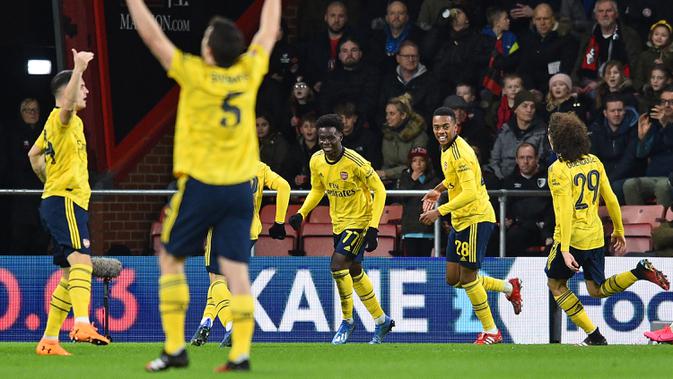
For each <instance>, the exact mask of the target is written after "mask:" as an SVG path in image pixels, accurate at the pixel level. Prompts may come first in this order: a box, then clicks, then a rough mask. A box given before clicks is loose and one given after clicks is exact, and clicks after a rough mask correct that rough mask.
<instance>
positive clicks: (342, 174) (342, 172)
mask: <svg viewBox="0 0 673 379" xmlns="http://www.w3.org/2000/svg"><path fill="white" fill-rule="evenodd" d="M339 175H341V180H348V173H347V172H346V171H341V172H340V173H339Z"/></svg>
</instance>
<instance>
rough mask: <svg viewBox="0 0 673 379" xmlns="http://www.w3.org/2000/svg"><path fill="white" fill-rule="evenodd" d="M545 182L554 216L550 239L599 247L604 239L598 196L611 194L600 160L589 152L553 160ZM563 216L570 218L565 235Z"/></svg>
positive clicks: (572, 244)
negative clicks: (551, 201) (575, 158)
mask: <svg viewBox="0 0 673 379" xmlns="http://www.w3.org/2000/svg"><path fill="white" fill-rule="evenodd" d="M548 183H549V189H550V190H551V194H552V199H553V201H554V213H555V216H556V226H555V228H554V240H556V241H558V242H560V243H561V248H562V249H565V248H567V246H564V245H565V244H566V243H568V244H569V245H570V246H572V247H574V248H576V249H580V250H591V249H597V248H600V247H602V246H603V245H604V244H605V241H604V239H603V223H602V222H601V219H600V217H599V215H598V207H599V202H600V198H599V196H603V197H605V196H614V193H613V192H612V188H611V187H610V183H609V180H608V177H607V174H606V173H605V169H604V168H603V163H601V161H600V160H599V159H598V158H597V157H596V156H594V155H592V154H588V155H584V156H582V157H581V158H580V159H579V160H576V161H574V162H568V161H563V160H557V161H556V162H554V163H553V164H552V165H551V166H550V167H549V176H548ZM564 219H566V220H567V219H570V220H571V221H570V225H571V231H570V235H569V236H567V235H565V232H562V228H561V225H562V223H563V220H564ZM622 234H623V233H622Z"/></svg>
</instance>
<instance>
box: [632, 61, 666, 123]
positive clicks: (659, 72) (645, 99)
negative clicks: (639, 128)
mask: <svg viewBox="0 0 673 379" xmlns="http://www.w3.org/2000/svg"><path fill="white" fill-rule="evenodd" d="M671 79H672V78H671V71H670V70H669V69H668V68H667V67H666V66H664V65H663V64H655V65H654V66H652V69H651V70H650V73H649V80H648V82H647V84H645V85H644V86H643V91H642V95H641V96H640V97H639V98H638V102H639V106H638V110H639V111H640V113H646V112H649V110H650V109H652V108H653V107H654V106H655V105H658V104H659V96H661V90H662V89H664V87H666V86H668V85H669V84H671V81H672V80H671Z"/></svg>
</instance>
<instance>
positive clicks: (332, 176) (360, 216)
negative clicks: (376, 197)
mask: <svg viewBox="0 0 673 379" xmlns="http://www.w3.org/2000/svg"><path fill="white" fill-rule="evenodd" d="M309 164H310V166H311V186H312V188H313V189H317V190H320V191H324V193H326V194H327V197H328V198H329V204H330V207H329V209H330V211H329V213H330V217H331V218H332V229H333V232H334V233H335V234H340V233H341V232H343V231H344V230H346V229H364V228H366V227H368V226H369V224H370V221H371V219H372V201H373V200H372V194H371V193H370V188H371V187H372V186H371V185H370V184H369V183H370V181H372V180H379V181H380V179H379V177H378V176H377V175H376V172H375V171H374V169H372V166H371V164H370V163H369V162H368V161H367V160H366V159H364V158H363V157H362V156H361V155H360V154H358V153H356V152H355V151H353V150H351V149H348V148H344V153H343V155H342V156H341V158H340V159H339V160H338V161H336V162H330V161H329V160H328V159H327V157H326V156H325V153H324V151H322V150H320V151H318V152H316V153H315V154H313V156H312V157H311V161H310V163H309Z"/></svg>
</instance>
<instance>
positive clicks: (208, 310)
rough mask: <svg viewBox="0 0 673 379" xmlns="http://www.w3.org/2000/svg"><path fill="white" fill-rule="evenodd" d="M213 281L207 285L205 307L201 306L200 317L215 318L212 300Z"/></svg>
mask: <svg viewBox="0 0 673 379" xmlns="http://www.w3.org/2000/svg"><path fill="white" fill-rule="evenodd" d="M213 284H215V283H214V282H213V283H210V286H208V298H207V299H206V307H205V308H203V316H202V317H201V319H204V318H209V319H211V320H214V319H215V302H214V301H213Z"/></svg>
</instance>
